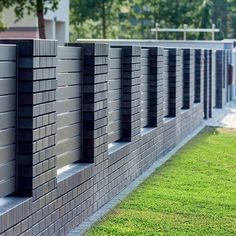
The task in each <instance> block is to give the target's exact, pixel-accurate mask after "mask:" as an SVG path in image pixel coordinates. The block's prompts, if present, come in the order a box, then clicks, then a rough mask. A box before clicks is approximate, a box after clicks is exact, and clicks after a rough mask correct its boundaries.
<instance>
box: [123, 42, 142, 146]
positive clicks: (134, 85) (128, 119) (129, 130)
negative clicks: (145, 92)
mask: <svg viewBox="0 0 236 236" xmlns="http://www.w3.org/2000/svg"><path fill="white" fill-rule="evenodd" d="M140 77H141V48H140V47H139V46H127V47H122V80H123V81H122V140H123V141H126V142H132V141H136V140H137V139H138V136H139V134H140Z"/></svg>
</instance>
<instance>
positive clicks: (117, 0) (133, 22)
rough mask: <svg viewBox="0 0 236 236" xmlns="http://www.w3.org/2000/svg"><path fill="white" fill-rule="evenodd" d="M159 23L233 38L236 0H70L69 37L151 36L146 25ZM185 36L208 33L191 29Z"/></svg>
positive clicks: (202, 36) (235, 35)
mask: <svg viewBox="0 0 236 236" xmlns="http://www.w3.org/2000/svg"><path fill="white" fill-rule="evenodd" d="M155 23H159V24H160V27H170V28H176V27H177V28H182V27H183V25H184V24H188V26H189V27H193V28H196V27H199V28H211V26H212V24H216V27H217V28H220V30H221V33H220V34H217V38H218V39H221V38H223V37H226V38H236V0H172V1H169V0H86V1H85V0H71V39H72V40H75V39H76V38H137V39H142V38H143V39H144V38H146V39H147V38H154V36H155V35H154V34H153V33H151V31H150V29H151V28H153V27H155ZM160 37H161V38H163V39H164V38H165V39H173V38H175V39H179V38H182V34H178V33H176V34H175V33H171V34H168V33H162V34H161V35H160ZM188 38H189V39H193V38H194V39H208V38H210V35H208V34H199V33H192V34H188Z"/></svg>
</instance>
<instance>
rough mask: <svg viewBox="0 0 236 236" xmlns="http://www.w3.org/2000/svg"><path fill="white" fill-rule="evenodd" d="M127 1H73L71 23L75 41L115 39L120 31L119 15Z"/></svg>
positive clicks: (71, 4)
mask: <svg viewBox="0 0 236 236" xmlns="http://www.w3.org/2000/svg"><path fill="white" fill-rule="evenodd" d="M126 2H127V1H123V0H86V1H85V0H71V1H70V13H71V15H70V22H71V25H72V30H73V35H72V37H73V39H76V38H78V37H94V38H108V37H115V36H116V35H118V31H119V13H120V10H121V8H122V6H124V5H125V4H126Z"/></svg>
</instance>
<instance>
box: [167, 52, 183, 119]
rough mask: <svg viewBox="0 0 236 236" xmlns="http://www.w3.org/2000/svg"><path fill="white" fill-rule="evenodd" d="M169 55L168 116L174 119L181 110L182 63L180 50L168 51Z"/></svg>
mask: <svg viewBox="0 0 236 236" xmlns="http://www.w3.org/2000/svg"><path fill="white" fill-rule="evenodd" d="M168 54H169V116H170V117H175V116H177V113H179V112H180V109H181V101H182V97H181V93H182V83H181V77H182V74H181V73H182V72H181V71H182V69H183V67H182V63H181V49H168Z"/></svg>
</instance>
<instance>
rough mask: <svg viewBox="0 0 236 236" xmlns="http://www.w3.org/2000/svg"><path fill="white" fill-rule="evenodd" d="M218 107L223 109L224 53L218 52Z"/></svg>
mask: <svg viewBox="0 0 236 236" xmlns="http://www.w3.org/2000/svg"><path fill="white" fill-rule="evenodd" d="M216 107H217V108H222V107H223V51H222V50H217V51H216Z"/></svg>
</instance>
